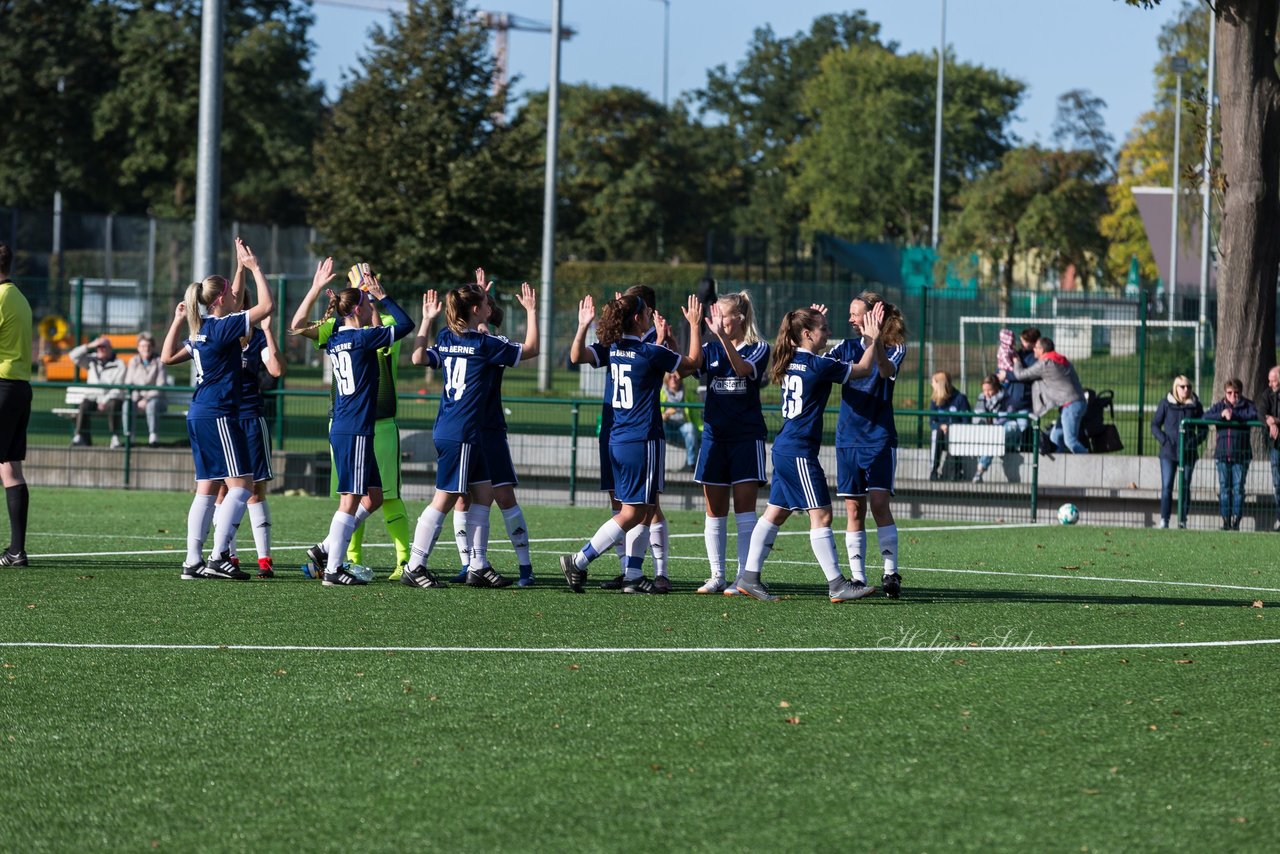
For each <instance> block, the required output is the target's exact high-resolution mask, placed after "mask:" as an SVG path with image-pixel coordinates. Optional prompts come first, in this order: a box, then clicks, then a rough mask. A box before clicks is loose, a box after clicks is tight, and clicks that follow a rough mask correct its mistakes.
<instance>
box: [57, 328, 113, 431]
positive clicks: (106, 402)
mask: <svg viewBox="0 0 1280 854" xmlns="http://www.w3.org/2000/svg"><path fill="white" fill-rule="evenodd" d="M68 355H69V356H70V357H71V361H73V362H75V363H76V365H78V366H79V367H80V368H82V369H84V370H86V371H87V372H88V383H89V385H119V384H121V383H123V382H124V374H125V365H124V362H122V361H120V359H119V358H117V357H116V348H115V347H113V346H112V345H111V339H109V338H107V336H105V335H103V336H102V337H101V338H98V339H97V340H94V341H90V342H89V343H88V344H81V345H80V346H79V347H76V348H74V349H73V350H72V351H71V352H70V353H69V354H68ZM123 400H124V392H123V391H122V390H120V389H104V390H103V391H102V392H101V393H97V394H86V395H85V396H84V398H83V399H82V400H81V401H80V411H79V412H77V413H76V432H75V436H73V437H72V439H71V444H73V445H92V444H93V435H92V429H91V425H90V422H89V416H90V415H91V414H92V413H94V412H105V413H106V414H107V429H109V430H110V431H111V447H113V448H118V447H120V403H121V401H123Z"/></svg>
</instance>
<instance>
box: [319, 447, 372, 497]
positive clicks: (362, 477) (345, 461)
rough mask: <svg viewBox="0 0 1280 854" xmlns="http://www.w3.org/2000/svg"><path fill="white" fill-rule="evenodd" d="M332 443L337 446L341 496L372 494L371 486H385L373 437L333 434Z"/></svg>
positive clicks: (334, 460) (334, 458)
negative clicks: (375, 452)
mask: <svg viewBox="0 0 1280 854" xmlns="http://www.w3.org/2000/svg"><path fill="white" fill-rule="evenodd" d="M329 445H330V446H331V447H332V448H333V468H334V470H335V471H337V473H338V494H339V495H368V494H369V490H370V489H382V474H381V473H380V472H379V471H378V459H377V456H376V455H375V454H374V452H373V436H371V435H370V436H365V435H359V434H351V433H330V434H329Z"/></svg>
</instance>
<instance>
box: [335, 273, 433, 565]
mask: <svg viewBox="0 0 1280 854" xmlns="http://www.w3.org/2000/svg"><path fill="white" fill-rule="evenodd" d="M374 302H377V303H379V308H380V309H381V310H382V311H386V312H387V313H388V314H389V315H391V317H392V318H394V320H395V323H394V324H393V325H391V326H382V325H380V324H381V313H380V311H378V310H375V309H374V307H373V305H372V303H374ZM330 317H336V318H339V319H340V323H339V325H338V326H337V327H336V328H335V329H334V330H333V333H332V334H331V335H330V336H329V338H328V340H327V341H325V344H324V349H325V352H326V353H327V354H328V356H329V363H330V365H332V367H333V377H334V397H333V418H332V420H331V421H330V422H329V444H330V445H331V446H332V447H333V465H334V467H335V468H336V469H337V471H338V490H337V491H338V509H337V511H336V512H335V513H334V514H333V520H332V521H331V522H330V523H329V536H328V537H326V538H325V541H324V544H323V550H324V553H325V554H326V555H328V564H327V565H326V566H325V571H324V585H325V586H326V587H334V586H338V585H361V584H366V583H367V578H365V577H363V576H362V575H357V574H355V573H353V572H351V571H350V570H349V569H348V568H347V565H346V564H345V563H344V559H345V558H346V555H347V546H348V544H349V543H350V542H351V535H352V534H353V533H354V532H355V530H356V529H357V528H358V527H360V526H361V525H362V524H364V521H365V519H368V518H369V516H370V515H371V514H372V513H373V512H374V511H375V510H377V509H378V508H379V507H380V506H381V505H382V477H381V473H380V471H379V468H378V460H377V457H376V455H375V453H374V420H375V418H376V415H377V403H378V353H377V351H378V350H380V349H385V348H387V347H390V346H391V345H392V344H394V343H395V342H396V341H398V340H400V339H401V338H404V337H406V336H407V335H408V334H409V333H410V332H412V331H413V321H412V320H410V319H409V315H407V314H405V312H404V309H403V308H401V307H400V306H399V305H397V304H396V301H395V300H393V299H391V298H390V297H388V296H387V294H386V291H384V290H383V288H382V284H381V283H380V282H379V281H378V280H377V279H376V278H375V279H373V280H372V281H371V282H370V283H369V284H368V286H367V290H361V289H360V288H343V289H342V290H341V291H339V292H337V293H336V294H333V295H332V296H331V297H330V298H329V307H328V308H327V309H325V313H324V316H323V317H322V318H321V319H320V323H324V322H325V321H327V320H328V319H329V318H330ZM370 324H372V325H370Z"/></svg>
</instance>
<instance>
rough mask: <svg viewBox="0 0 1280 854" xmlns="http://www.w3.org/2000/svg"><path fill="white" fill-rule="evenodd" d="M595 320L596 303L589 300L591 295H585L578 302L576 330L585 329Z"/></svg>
mask: <svg viewBox="0 0 1280 854" xmlns="http://www.w3.org/2000/svg"><path fill="white" fill-rule="evenodd" d="M595 320H596V303H595V300H593V299H592V298H591V294H587V295H586V296H585V297H583V298H582V299H580V300H578V328H579V329H586V328H587V327H588V326H590V325H591V324H592V323H595Z"/></svg>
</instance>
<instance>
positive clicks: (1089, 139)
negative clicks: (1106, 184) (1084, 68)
mask: <svg viewBox="0 0 1280 854" xmlns="http://www.w3.org/2000/svg"><path fill="white" fill-rule="evenodd" d="M1106 108H1107V102H1106V101H1104V100H1102V99H1101V98H1099V97H1097V96H1096V95H1094V94H1093V93H1092V92H1090V91H1089V90H1088V89H1072V90H1070V91H1069V92H1063V93H1062V94H1061V95H1059V96H1058V115H1057V116H1056V117H1055V118H1054V121H1053V141H1054V142H1056V143H1058V144H1059V145H1060V146H1062V147H1063V148H1068V149H1081V150H1084V151H1092V152H1093V153H1094V156H1096V157H1097V158H1098V160H1099V162H1102V163H1106V164H1107V165H1108V166H1110V165H1111V160H1112V150H1113V149H1114V148H1115V142H1116V140H1115V137H1113V136H1112V135H1111V134H1110V132H1108V131H1107V122H1106V118H1105V117H1104V116H1103V115H1102V111H1103V110H1105V109H1106ZM1112 172H1113V173H1114V168H1113V169H1112Z"/></svg>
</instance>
